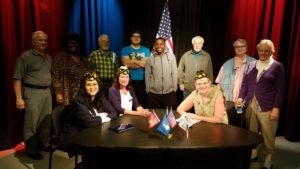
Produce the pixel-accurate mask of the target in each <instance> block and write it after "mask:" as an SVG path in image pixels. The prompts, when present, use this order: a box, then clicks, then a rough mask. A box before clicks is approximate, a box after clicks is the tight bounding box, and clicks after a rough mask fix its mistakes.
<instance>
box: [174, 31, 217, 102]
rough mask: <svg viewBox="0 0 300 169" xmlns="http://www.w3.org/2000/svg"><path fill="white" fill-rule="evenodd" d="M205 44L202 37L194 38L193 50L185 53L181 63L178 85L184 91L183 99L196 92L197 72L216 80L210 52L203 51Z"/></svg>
mask: <svg viewBox="0 0 300 169" xmlns="http://www.w3.org/2000/svg"><path fill="white" fill-rule="evenodd" d="M203 44H204V39H203V38H202V37H201V36H195V37H193V39H192V46H193V49H191V50H189V51H187V52H185V53H184V54H183V55H182V57H181V59H180V61H179V65H178V84H179V88H180V90H181V91H183V99H185V98H186V97H187V96H188V95H189V94H190V93H191V92H192V91H194V90H195V79H194V78H195V77H194V75H195V74H196V72H197V71H200V70H203V71H204V72H206V73H207V76H208V78H209V79H211V80H212V81H213V79H214V76H213V67H212V61H211V57H210V54H209V53H208V52H206V51H204V50H202V47H203Z"/></svg>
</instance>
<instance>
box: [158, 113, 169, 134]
mask: <svg viewBox="0 0 300 169" xmlns="http://www.w3.org/2000/svg"><path fill="white" fill-rule="evenodd" d="M157 130H158V131H159V132H161V133H162V134H164V135H165V136H166V135H168V134H169V133H170V131H171V127H170V125H169V122H168V120H167V117H166V115H164V118H163V120H162V121H161V123H160V124H159V126H158V127H157Z"/></svg>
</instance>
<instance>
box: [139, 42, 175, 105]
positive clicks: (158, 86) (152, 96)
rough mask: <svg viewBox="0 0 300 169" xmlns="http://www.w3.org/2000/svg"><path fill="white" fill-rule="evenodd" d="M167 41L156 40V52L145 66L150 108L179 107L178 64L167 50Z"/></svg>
mask: <svg viewBox="0 0 300 169" xmlns="http://www.w3.org/2000/svg"><path fill="white" fill-rule="evenodd" d="M165 46H166V44H165V39H164V38H161V37H159V38H156V39H155V43H154V48H155V52H154V53H153V54H152V55H151V56H150V57H149V59H148V60H147V63H146V66H145V83H146V92H147V93H148V94H147V99H148V108H150V109H151V108H161V109H164V108H166V107H173V108H175V107H176V106H177V100H176V90H177V63H176V57H175V55H174V54H172V53H170V52H168V50H166V49H165Z"/></svg>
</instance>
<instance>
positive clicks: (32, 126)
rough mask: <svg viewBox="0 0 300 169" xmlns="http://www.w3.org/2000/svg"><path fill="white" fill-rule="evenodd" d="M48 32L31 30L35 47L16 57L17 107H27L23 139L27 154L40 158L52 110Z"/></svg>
mask: <svg viewBox="0 0 300 169" xmlns="http://www.w3.org/2000/svg"><path fill="white" fill-rule="evenodd" d="M47 42H48V36H47V35H46V34H45V33H44V32H43V31H36V32H34V33H33V34H32V45H33V48H32V49H30V50H28V51H25V52H23V53H22V54H21V55H20V56H19V58H18V59H17V61H16V64H15V72H14V75H13V79H14V92H15V95H16V107H17V108H18V109H19V110H23V109H25V114H24V120H25V121H24V129H23V134H24V141H25V151H26V156H28V157H30V158H32V159H35V160H41V159H42V158H43V156H42V155H41V154H40V153H39V152H38V150H39V149H40V148H42V149H43V148H48V146H49V145H48V136H49V132H50V124H51V123H50V122H51V121H50V119H51V118H50V114H51V111H52V97H51V93H50V88H49V86H50V85H51V73H50V69H51V57H50V55H49V54H48V53H46V49H47Z"/></svg>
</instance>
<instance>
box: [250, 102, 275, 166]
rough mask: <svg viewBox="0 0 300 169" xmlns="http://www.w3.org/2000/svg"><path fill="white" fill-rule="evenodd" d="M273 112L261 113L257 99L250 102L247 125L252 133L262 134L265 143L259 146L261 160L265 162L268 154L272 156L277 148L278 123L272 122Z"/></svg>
mask: <svg viewBox="0 0 300 169" xmlns="http://www.w3.org/2000/svg"><path fill="white" fill-rule="evenodd" d="M270 113H271V111H267V112H261V111H260V109H259V107H258V105H257V101H256V98H255V97H254V98H253V100H252V101H251V102H250V104H249V106H248V107H247V110H246V119H247V125H248V127H249V130H250V131H253V132H256V133H259V132H260V133H261V135H262V137H263V143H262V144H261V145H259V146H258V156H259V159H260V160H262V161H265V158H266V156H267V155H268V154H272V153H273V150H274V146H275V137H276V130H277V126H278V121H277V120H276V121H271V120H270Z"/></svg>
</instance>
